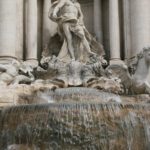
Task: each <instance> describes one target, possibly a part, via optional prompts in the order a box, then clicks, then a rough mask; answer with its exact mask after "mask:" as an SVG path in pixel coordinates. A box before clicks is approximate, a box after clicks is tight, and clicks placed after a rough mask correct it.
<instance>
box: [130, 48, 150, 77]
mask: <svg viewBox="0 0 150 150" xmlns="http://www.w3.org/2000/svg"><path fill="white" fill-rule="evenodd" d="M147 51H150V47H146V48H143V50H142V51H141V52H140V53H138V54H137V55H136V56H134V57H133V58H132V61H131V62H130V63H129V64H128V67H129V69H131V70H133V72H131V74H134V73H135V71H136V69H137V66H138V63H139V61H140V60H141V59H142V58H143V57H144V53H145V52H147Z"/></svg>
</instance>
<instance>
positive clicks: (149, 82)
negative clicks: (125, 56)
mask: <svg viewBox="0 0 150 150" xmlns="http://www.w3.org/2000/svg"><path fill="white" fill-rule="evenodd" d="M129 69H130V70H131V72H130V71H129ZM106 71H107V72H108V73H109V74H110V76H111V77H112V76H115V77H118V78H120V79H121V82H122V84H123V86H124V89H125V92H129V93H132V94H150V48H145V49H144V50H143V51H142V52H141V53H139V54H138V55H137V56H136V57H134V58H133V60H132V62H131V63H130V65H128V66H126V65H110V66H109V67H108V68H107V69H106Z"/></svg>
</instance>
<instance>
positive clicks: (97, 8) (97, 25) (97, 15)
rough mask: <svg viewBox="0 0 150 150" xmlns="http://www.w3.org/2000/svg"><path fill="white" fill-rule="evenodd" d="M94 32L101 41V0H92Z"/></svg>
mask: <svg viewBox="0 0 150 150" xmlns="http://www.w3.org/2000/svg"><path fill="white" fill-rule="evenodd" d="M94 32H95V34H96V37H97V39H98V41H99V42H101V43H102V41H103V30H102V6H101V0H94Z"/></svg>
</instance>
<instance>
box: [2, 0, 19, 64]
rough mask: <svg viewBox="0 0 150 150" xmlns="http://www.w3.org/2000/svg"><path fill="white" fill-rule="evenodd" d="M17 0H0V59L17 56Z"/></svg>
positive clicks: (10, 58)
mask: <svg viewBox="0 0 150 150" xmlns="http://www.w3.org/2000/svg"><path fill="white" fill-rule="evenodd" d="M16 15H17V12H16V0H0V58H1V59H0V60H1V62H4V63H5V62H9V60H10V61H11V60H12V59H14V58H16V55H15V54H16V53H15V51H16V32H17V31H16V20H17V16H16Z"/></svg>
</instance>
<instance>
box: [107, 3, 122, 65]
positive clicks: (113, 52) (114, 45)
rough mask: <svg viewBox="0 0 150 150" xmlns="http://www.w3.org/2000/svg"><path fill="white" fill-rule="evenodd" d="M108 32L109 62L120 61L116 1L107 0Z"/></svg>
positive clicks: (117, 7)
mask: <svg viewBox="0 0 150 150" xmlns="http://www.w3.org/2000/svg"><path fill="white" fill-rule="evenodd" d="M109 26H110V27H109V32H110V57H111V62H113V61H116V60H120V28H119V6H118V0H109Z"/></svg>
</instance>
